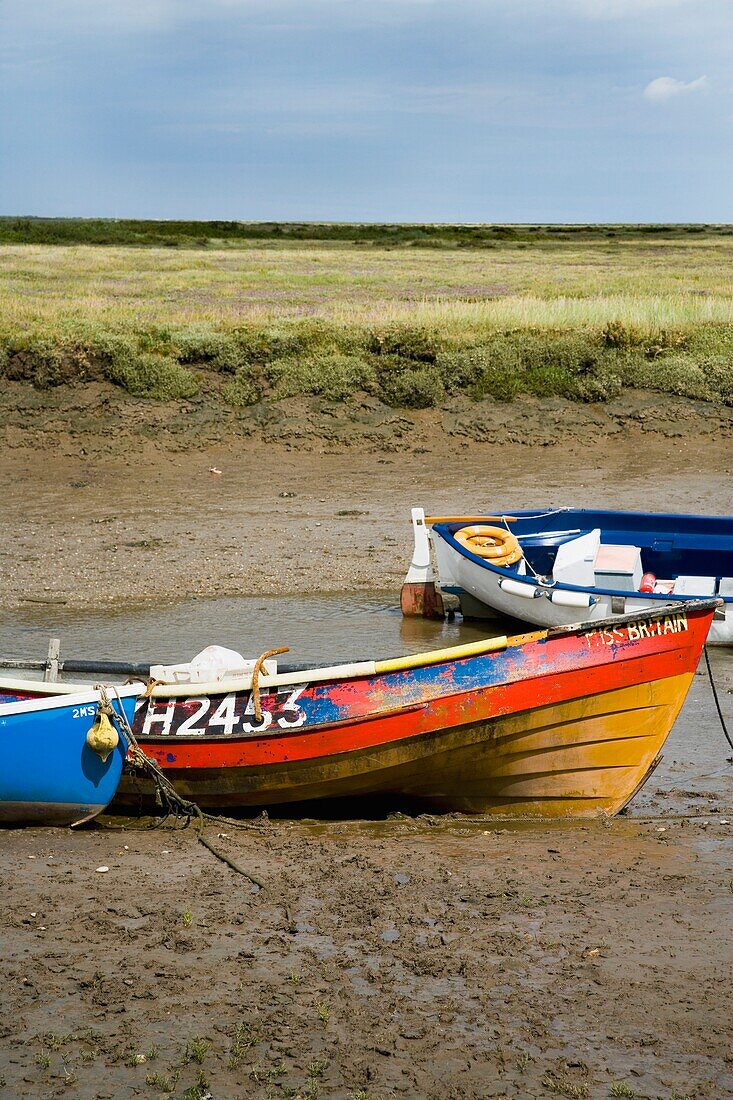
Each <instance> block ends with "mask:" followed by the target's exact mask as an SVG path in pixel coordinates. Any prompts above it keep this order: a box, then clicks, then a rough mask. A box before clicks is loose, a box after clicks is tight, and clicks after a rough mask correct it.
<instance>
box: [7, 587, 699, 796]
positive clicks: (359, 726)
mask: <svg viewBox="0 0 733 1100" xmlns="http://www.w3.org/2000/svg"><path fill="white" fill-rule="evenodd" d="M715 607H716V601H714V600H712V601H711V600H708V601H700V602H695V603H689V602H688V603H686V604H684V605H675V606H673V607H666V608H664V612H663V613H660V612H654V611H648V612H643V613H641V614H637V615H636V616H633V617H632V616H625V617H622V618H614V619H609V620H607V621H604V622H594V623H587V624H585V625H581V626H576V627H568V628H554V629H549V630H543V631H538V632H536V633H533V634H524V635H521V636H519V637H514V638H505V637H502V638H491V639H487V640H484V641H481V642H474V643H471V644H470V645H464V646H458V647H455V648H454V649H449V650H443V651H439V652H435V653H427V654H421V655H418V656H413V657H404V658H398V659H396V660H388V661H378V662H376V663H375V662H362V663H360V664H357V665H348V666H341V667H339V668H328V669H322V668H321V669H312V670H309V671H307V672H289V673H282V674H278V675H272V676H263V677H262V678H261V680H259V682H258V683H257V684H256V685H255V691H254V692H253V690H252V683H251V678H249V679H247V680H241V679H240V680H238V681H236V680H233V681H230V682H222V683H212V684H209V685H207V684H199V685H196V687H195V688H194V687H193V686H192V685H186V686H181V685H177V686H174V685H170V686H157V687H155V689H154V690H153V692H152V695H151V696H150V697H149V698H148V699H146V700H143V701H142V702H141V703H140V704H139V707H138V710H137V712H136V717H135V722H134V731H135V733H136V735H137V737H138V739H139V742H140V745H141V747H142V749H143V750H144V751H145V752H146V753H147V754H148V755H149V756H151V757H153V758H154V759H155V760H156V761H157V762H158V764H159V765H160V766H161V768H163V769H164V771H165V772H166V774H167V776H168V778H169V779H170V780H171V781H172V782H173V784H174V786H175V787H176V789H177V791H178V792H179V794H181V795H183V796H184V797H186V798H190V799H193V800H194V801H196V802H197V803H198V804H199V805H200V806H202V807H205V808H210V809H214V808H216V809H233V808H241V807H266V806H274V805H277V804H282V803H289V802H290V803H292V802H302V801H305V800H312V799H326V798H335V797H356V796H364V795H396V796H401V797H408V798H410V799H412V800H418V801H419V802H421V803H423V804H424V805H425V806H426V807H432V808H435V809H441V810H460V811H464V812H466V813H493V814H504V815H511V816H520V815H526V816H542V817H591V816H594V815H598V814H615V813H617V812H618V811H619V810H620V809H622V808H623V807H624V806H625V805H626V803H627V802H628V801H629V800H630V799H631V798H632V797H633V795H634V794H635V792H636V791H637V790H638V789H639V788H640V787H641V786H642V784H643V783H644V782H645V780H646V779H647V778H648V776H649V775H650V774H651V772H652V771H653V769H654V767H655V765H656V763H657V762H658V759H659V754H660V751H661V749H662V746H663V745H664V742H665V739H666V737H667V735H668V733H669V731H670V730H671V728H672V725H673V723H674V721H675V719H676V717H677V714H678V713H679V710H680V708H681V706H682V703H683V702H684V699H685V696H686V694H687V691H688V688H689V686H690V683H691V681H692V677H693V675H694V672H695V668H696V666H697V663H698V660H699V658H700V654H701V651H702V647H703V645H704V642H705V638H706V636H707V632H708V629H709V627H710V623H711V620H712V617H713V613H714V610H715ZM13 683H14V684H15V697H18V686H19V685H18V682H17V681H14V682H8V681H5V686H3V681H0V696H2V694H3V692H5V693H6V696H5V697H7V692H8V691H13V687H12V684H13ZM24 686H25V689H26V690H25V694H27V692H28V690H29V684H28V682H27V681H26V682H25V685H24ZM40 687H41V686H40V685H39V684H38V683H36V684H35V685H34V688H35V690H36V691H38V690H39V689H40ZM42 690H43V691H49V690H68V685H65V686H64V688H63V689H62V687H61V685H56V686H55V687H54V686H53V685H47V684H44V685H43V688H42ZM193 691H196V695H195V696H193V695H192V692H193ZM139 790H140V783H139V781H138V780H136V779H135V778H134V777H128V778H125V777H123V781H122V784H121V786H120V791H119V793H118V797H117V800H116V804H118V805H127V806H130V805H137V804H138V803H139Z"/></svg>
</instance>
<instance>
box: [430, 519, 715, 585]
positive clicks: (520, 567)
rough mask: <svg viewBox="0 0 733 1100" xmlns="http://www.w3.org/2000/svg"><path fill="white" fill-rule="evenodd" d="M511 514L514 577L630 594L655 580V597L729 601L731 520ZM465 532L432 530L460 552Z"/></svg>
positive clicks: (448, 527) (454, 526)
mask: <svg viewBox="0 0 733 1100" xmlns="http://www.w3.org/2000/svg"><path fill="white" fill-rule="evenodd" d="M513 515H514V516H515V517H516V522H515V523H510V524H508V525H507V526H508V529H509V530H510V531H511V532H512V533H513V534H514V535H516V536H517V538H518V539H519V543H520V546H521V548H522V550H523V553H524V560H523V561H521V562H519V563H517V564H516V565H514V566H511V567H510V569H511V570H512V572H514V573H516V574H517V575H524V574H527V575H531V574H537V575H538V576H539V577H540V578H542V579H544V580H545V581H547V582H555V583H560V584H562V585H568V586H570V587H582V588H587V587H592V588H595V589H597V590H598V591H606V592H619V591H621V592H627V593H628V592H629V591H638V588H639V584H640V583H641V578H642V576H643V575H644V574H653V576H654V589H653V591H654V592H655V593H656V594H658V595H667V594H669V593H675V594H677V595H683V596H691V595H697V596H713V595H719V596H722V597H723V598H724V599H727V600H731V599H733V517H720V516H694V515H691V516H685V515H664V514H654V513H645V512H611V511H591V510H585V509H560V510H558V511H554V512H549V513H541V514H539V513H533V512H515V513H513ZM487 523H489V525H491V526H496V524H495V523H493V524H492V523H490V521H488V520H487ZM464 526H465V523H446V524H437V525H436V527H435V530H436V532H437V533H439V534H441V535H443V537H445V536H446V535H447V536H449V541H450V543H451V545H453V546H454V547H456V548H458V549H461V548H460V547H459V546H458V544H457V543H455V542H454V541H453V538H452V536H453V535H454V534H455V533H456V532H457V531H459V530H460V529H461V528H462V527H464ZM462 552H463V553H465V552H466V551H465V550H462ZM574 555H575V558H574ZM471 556H472V557H473V555H471ZM475 560H476V561H481V560H482V559H479V558H476V559H475Z"/></svg>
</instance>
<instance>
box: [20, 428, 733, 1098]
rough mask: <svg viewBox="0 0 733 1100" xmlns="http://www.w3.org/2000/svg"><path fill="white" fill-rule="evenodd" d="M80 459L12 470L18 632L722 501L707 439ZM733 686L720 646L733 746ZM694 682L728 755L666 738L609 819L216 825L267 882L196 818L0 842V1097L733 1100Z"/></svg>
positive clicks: (331, 580) (719, 792)
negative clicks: (428, 551)
mask: <svg viewBox="0 0 733 1100" xmlns="http://www.w3.org/2000/svg"><path fill="white" fill-rule="evenodd" d="M90 440H91V437H90V438H89V439H85V442H84V445H83V446H80V444H79V441H78V439H74V438H69V437H63V436H59V435H54V436H53V437H52V438H51V440H50V443H49V445H48V446H47V447H44V446H42V445H38V442H37V443H36V444H35V445H34V446H27V445H25V444H24V445H19V446H12V447H9V448H8V449H6V450H5V452H4V454H3V460H2V467H1V469H0V514H1V515H2V519H3V532H4V538H3V545H2V548H0V553H2V555H3V558H2V563H3V566H4V568H3V569H1V570H0V600H2V606H3V607H4V608H5V611H4V615H3V618H4V620H5V623H7V622H8V621H11V620H12V615H13V613H14V609H17V608H25V609H28V608H31V607H34V606H36V603H37V604H38V606H39V607H43V606H48V607H49V608H50V609H52V608H53V607H54V605H55V604H58V605H59V606H68V607H69V608H70V609H80V610H81V609H84V610H85V609H90V610H91V609H100V608H105V607H116V608H121V607H134V606H138V605H144V606H151V605H155V603H156V602H162V601H167V602H171V601H174V600H179V599H182V598H187V597H192V596H202V595H211V596H213V595H222V596H232V595H237V594H246V593H261V594H266V593H303V592H323V593H325V592H342V593H350V592H366V591H372V590H375V589H380V590H385V589H388V590H393V591H394V593H395V598H396V595H397V591H398V587H399V584H400V583H401V580H402V576H403V574H404V571H405V566H406V561H407V559H408V557H409V552H410V549H411V533H410V527H409V523H408V516H409V507H410V505H411V504H415V503H421V504H424V505H425V506H426V507H429V508H430V509H435V510H436V511H441V512H446V511H449V510H453V509H455V510H457V511H461V512H465V511H468V510H473V509H475V508H480V509H486V510H488V509H495V508H499V509H509V508H512V507H515V508H516V507H533V506H537V507H557V506H561V505H564V504H567V505H570V504H574V505H579V504H584V503H585V504H588V505H590V504H597V503H599V502H601V501H602V502H604V503H605V504H607V505H608V506H611V507H619V508H635V507H639V508H644V509H649V510H673V511H700V512H730V511H731V510H732V509H731V488H730V486H731V479H730V473H731V470H730V464H731V454H730V448H729V445H726V444H725V442H724V441H723V442H721V440H720V439H717V438H716V437H715V436H714V435H710V434H708V435H705V434H700V433H697V432H694V431H690V432H687V433H682V434H681V435H678V436H676V437H673V438H670V437H669V436H667V435H665V434H663V433H661V432H649V431H645V430H643V428H642V427H641V426H638V425H637V426H633V425H632V426H627V427H626V428H624V430H619V431H617V432H616V433H615V434H613V435H611V436H609V435H606V434H603V433H600V434H599V435H597V436H587V437H586V438H585V439H579V438H572V437H571V436H570V435H568V436H567V437H566V438H564V439H559V440H557V441H556V442H555V443H552V444H550V445H548V446H544V447H536V448H533V447H529V446H522V445H519V444H512V443H510V442H505V443H503V444H501V445H498V444H491V443H477V442H475V441H474V440H473V439H472V438H469V439H467V440H466V441H465V442H464V443H462V444H460V445H457V444H456V440H455V439H452V438H446V437H445V436H444V434H442V433H438V432H433V431H431V430H430V429H429V425H428V426H427V427H426V429H425V431H424V432H423V433H422V438H421V440H420V441H417V440H413V444H412V445H411V446H410V447H409V448H406V447H405V448H403V449H396V450H387V449H384V450H383V451H382V452H381V453H380V451H379V450H372V451H371V452H369V453H367V452H366V451H365V450H363V449H360V448H355V447H351V448H344V449H342V450H341V451H340V452H339V453H333V451H334V450H335V448H334V447H333V446H331V447H329V448H322V449H318V448H317V447H310V448H309V449H300V448H298V447H297V446H291V447H290V448H287V447H284V446H281V445H270V444H267V443H265V442H264V441H262V440H260V439H258V440H254V439H249V440H242V439H240V438H235V439H223V440H221V441H219V442H216V443H212V442H211V441H207V442H206V444H205V445H202V446H201V447H200V448H186V449H183V450H176V451H174V450H170V449H163V448H161V447H160V446H158V445H157V444H156V443H155V442H154V441H151V440H148V441H146V440H145V439H144V437H143V436H139V437H135V438H134V439H133V437H131V436H127V437H122V436H120V437H118V438H117V439H116V440H114V441H112V442H111V443H106V444H100V445H98V446H95V445H94V443H93V442H91V441H90ZM728 442H729V441H728ZM82 452H83V453H82ZM327 452H330V453H327ZM212 469H213V470H221V473H220V474H219V473H212V472H211V470H212ZM122 656H124V654H122ZM726 661H727V662H728V663H727V664H726ZM730 673H731V669H730V660H729V657H728V655H723V656H722V657H719V655H718V654H716V675H717V674H719V676H720V682H721V685H722V686H721V701H722V704H723V707H724V709H725V710H726V712H727V714H728V716H729V727H730V726H731V725H733V723H731V721H730V714H731V704H730V699H731V696H730V693H729V691H728V689H729V688H730V686H731V682H732V680H731V675H730ZM704 686H705V685H704V682H703V679H702V678H701V677H698V678H696V688H695V690H694V692H693V696H692V697H691V701H690V703H689V704H688V708H687V709H686V712H685V713H686V718H685V721H686V723H687V725H686V726H684V731H687V730H688V729H690V728H691V727H690V723H695V722H697V721H698V720H699V723H700V725H701V728H704V729H706V730H707V729H709V730H710V734H709V736H710V738H713V737H715V738H717V739H718V743H719V745H720V748H719V751H718V754H717V758H716V760H717V763H716V765H715V767H713V768H712V769H706V768H700V767H698V768H697V770H695V767H694V766H693V764H692V763H691V760H690V757H691V755H692V754H691V753H690V751H689V746H687V747H686V744H685V739H684V738H679V739H678V741H677V742H676V743H675V746H676V747H675V748H674V749H673V750H672V751H673V756H671V758H670V759H669V760H668V764H667V765H665V767H666V768H667V770H666V771H661V772H660V773H656V774H655V775H654V776H653V777H652V778H651V780H650V781H649V784H648V785H647V788H646V790H645V792H642V796H641V801H640V802H639V803H638V806H639V808H638V809H637V811H636V816H633V814H632V816H631V817H620V818H617V819H614V820H613V821H607V822H600V821H598V822H586V823H580V824H574V825H560V824H553V825H544V824H526V825H517V824H516V823H515V824H507V823H502V822H497V821H496V820H494V819H486V818H480V819H474V818H465V817H460V816H451V815H449V816H445V817H433V816H417V817H410V816H405V815H403V814H400V813H397V814H392V815H391V816H387V817H385V816H384V815H383V814H381V813H380V812H379V810H377V809H375V811H374V813H373V814H365V810H364V808H363V807H359V808H357V807H353V808H352V811H351V812H349V808H348V807H346V808H344V807H340V808H339V810H338V817H336V818H334V816H333V814H332V815H331V818H330V819H327V820H322V821H314V820H308V819H305V820H304V819H302V818H300V819H294V820H291V819H280V820H275V819H272V820H271V819H269V818H267V817H264V816H263V817H258V818H255V819H253V820H249V821H243V822H239V823H230V822H227V821H219V822H212V823H210V825H209V826H208V830H207V832H208V836H209V837H210V839H211V840H212V842H213V843H214V844H215V845H218V846H219V847H220V848H221V849H222V851H223V852H225V853H226V855H228V856H229V857H230V858H232V859H234V860H235V861H236V862H238V863H239V864H241V865H242V866H243V867H245V868H247V869H249V870H250V871H251V872H252V873H253V874H255V875H256V876H257V877H259V878H261V879H262V881H263V883H264V888H263V889H262V890H259V891H258V890H256V889H255V888H254V887H253V886H252V884H251V883H250V882H249V880H247V879H246V878H243V877H241V876H238V875H236V874H235V873H234V872H233V871H232V870H231V869H230V868H229V867H227V866H225V865H224V864H222V863H219V862H217V861H216V860H215V859H214V857H213V856H212V855H211V854H210V853H209V852H207V851H206V850H205V849H204V848H203V847H201V846H200V845H199V844H197V842H196V836H195V833H194V830H193V829H191V828H189V829H187V830H176V829H174V828H172V827H171V826H170V824H168V825H165V826H163V827H162V828H159V829H154V830H153V829H149V828H147V827H146V826H147V825H148V824H149V822H142V823H139V822H129V821H123V820H122V819H119V818H114V817H108V818H106V819H104V821H102V822H101V823H98V824H96V825H94V826H92V827H89V828H85V829H83V830H80V831H75V832H72V831H69V830H56V829H46V830H38V829H28V830H16V831H10V830H4V831H2V832H0V921H1V922H2V929H3V932H2V938H3V952H2V964H1V970H0V974H1V975H2V988H3V995H2V998H0V1096H2V1097H3V1098H5V1097H7V1098H8V1100H10V1098H14V1097H46V1096H72V1097H79V1098H80V1100H92V1098H102V1097H108V1098H114V1100H117V1098H124V1097H134V1096H145V1097H158V1096H175V1097H177V1098H179V1100H183V1098H187V1100H204V1098H206V1097H212V1098H219V1100H220V1098H226V1100H229V1098H239V1097H242V1098H245V1097H262V1098H270V1097H294V1098H297V1097H299V1098H301V1100H314V1098H316V1097H319V1096H320V1097H322V1098H326V1097H329V1098H334V1100H349V1098H351V1100H386V1098H388V1097H395V1096H405V1097H412V1098H427V1100H433V1098H434V1100H445V1098H452V1100H470V1098H474V1097H476V1098H479V1097H507V1098H512V1100H514V1098H534V1097H547V1096H566V1097H590V1098H598V1100H600V1098H605V1097H609V1096H626V1097H632V1096H637V1097H650V1098H654V1100H683V1098H689V1100H693V1098H694V1100H721V1098H722V1097H725V1096H729V1095H731V1094H732V1093H733V1028H732V1024H731V1019H730V1013H729V1012H728V1011H726V1006H727V999H726V997H727V993H726V991H727V988H728V985H729V982H730V962H731V946H730V928H731V913H732V912H733V893H732V890H733V884H732V882H731V870H730V852H731V833H732V831H733V826H731V821H732V820H733V791H732V788H731V782H730V777H731V769H730V767H728V766H727V765H726V763H725V756H726V751H727V750H726V746H725V742H724V741H723V738H722V735H721V734H720V731H719V730H717V729H714V727H713V725H712V720H711V719H710V715H709V714H708V713H707V710H706V711H705V714H703V706H705V707H707V708H708V710H709V708H710V700H709V698H708V695H707V694H706V692H704V691H703V687H704ZM673 736H674V735H673ZM694 744H695V742H694V741H693V742H692V745H693V746H694ZM355 815H356V816H355ZM365 816H366V817H368V818H370V819H369V820H364V817H365ZM121 825H124V826H125V828H120V826H121ZM101 868H107V870H102V869H101Z"/></svg>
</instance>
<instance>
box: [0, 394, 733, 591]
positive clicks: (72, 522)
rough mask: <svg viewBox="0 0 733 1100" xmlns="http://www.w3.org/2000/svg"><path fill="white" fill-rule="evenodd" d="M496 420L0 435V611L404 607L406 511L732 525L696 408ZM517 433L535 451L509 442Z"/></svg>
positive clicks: (724, 472)
mask: <svg viewBox="0 0 733 1100" xmlns="http://www.w3.org/2000/svg"><path fill="white" fill-rule="evenodd" d="M69 392H73V391H69ZM45 400H46V399H45V397H44V401H45ZM66 400H68V397H65V401H66ZM138 404H139V405H143V404H144V403H138ZM492 407H493V409H494V410H495V415H498V416H499V417H500V418H503V419H500V421H497V422H496V423H495V424H494V425H493V428H492V430H491V431H490V430H489V427H491V425H489V426H488V427H487V425H486V424H485V425H484V433H483V435H482V436H480V438H479V439H477V433H474V432H472V431H468V429H466V431H465V433H463V434H461V435H450V434H447V433H446V431H445V429H444V427H443V425H442V424H440V423H436V421H435V419H434V417H433V416H432V413H426V414H424V415H423V416H422V418H421V416H420V414H412V417H411V418H410V419H409V420H407V419H405V420H404V423H403V424H402V426H401V427H400V426H399V425H395V424H394V423H392V424H390V425H389V426H388V430H387V432H386V434H385V436H384V437H380V438H378V439H376V440H375V439H374V438H369V439H367V438H362V439H358V440H356V441H354V440H353V439H352V440H351V442H349V443H344V442H343V441H339V440H338V439H332V440H324V439H323V438H322V436H321V435H320V434H316V435H311V434H308V432H307V431H305V428H306V427H307V424H308V415H307V410H305V412H303V411H302V410H301V413H300V421H301V422H302V424H303V425H304V426H305V427H304V434H303V435H302V436H296V435H293V436H290V437H288V438H287V441H286V442H285V443H283V442H277V441H276V442H270V441H267V440H265V439H263V438H261V437H260V436H258V437H256V438H249V437H242V436H241V435H238V434H236V431H235V430H233V429H232V430H231V431H229V432H225V431H223V430H222V431H221V433H220V436H219V437H218V438H216V439H212V437H211V431H210V430H209V431H208V432H204V431H203V429H202V430H201V432H200V433H199V432H198V431H197V428H196V425H195V423H194V424H193V425H190V426H187V427H185V430H183V431H182V433H181V435H180V436H179V437H172V436H171V435H170V434H169V433H168V432H167V431H165V430H163V428H162V427H161V425H160V424H158V423H157V416H158V413H156V412H155V411H154V410H153V411H148V413H147V416H148V419H147V421H145V422H144V423H142V424H135V425H133V426H132V427H130V426H129V425H128V426H124V424H123V423H122V422H121V421H120V420H118V419H117V418H114V420H113V421H112V424H111V426H110V429H109V431H104V430H100V428H99V425H96V426H95V425H94V424H92V425H91V426H90V427H89V430H87V431H84V432H76V433H74V434H70V433H69V431H68V424H69V418H70V417H71V416H72V415H73V410H72V409H71V408H70V407H67V406H66V405H65V406H64V409H63V417H62V416H61V415H60V413H58V411H57V413H56V415H55V417H54V416H52V421H51V422H50V423H48V424H45V425H44V427H43V430H40V429H39V427H38V421H37V420H34V419H33V417H32V416H31V418H30V419H31V423H33V425H34V427H33V429H32V430H30V431H26V432H21V431H20V430H19V429H18V428H17V427H15V428H13V427H8V428H7V429H6V446H5V448H4V450H3V454H2V460H1V461H0V518H1V519H2V526H3V533H4V537H3V539H2V544H1V545H0V566H2V568H0V605H1V606H2V607H4V608H6V609H11V608H17V607H26V608H29V607H33V606H34V605H36V604H40V605H43V604H49V605H53V604H54V603H59V604H60V605H63V606H68V607H69V608H79V609H86V610H89V609H92V608H105V607H109V606H112V605H116V606H132V605H145V604H156V603H160V602H161V601H172V600H180V599H185V598H187V597H191V596H235V595H266V594H278V593H298V594H302V593H304V592H311V593H312V592H352V591H374V590H379V591H385V590H393V591H394V593H395V597H396V596H397V594H398V589H399V585H400V584H401V582H402V578H403V577H404V574H405V571H406V568H407V563H408V562H409V558H410V554H411V551H412V533H411V528H410V525H409V518H410V507H411V506H412V505H416V504H421V505H423V506H424V507H425V508H426V509H427V510H428V511H431V510H432V512H433V514H448V513H451V512H458V513H466V512H473V511H474V510H479V511H484V512H486V511H492V512H493V511H495V510H497V509H498V510H504V511H508V510H510V509H512V508H515V509H516V508H534V507H537V508H557V507H562V506H575V507H577V506H581V505H584V504H585V505H588V506H598V505H599V504H602V505H603V506H605V507H609V508H620V509H629V508H631V509H634V508H639V509H642V510H648V511H679V512H685V511H688V512H690V511H691V512H708V513H730V512H731V511H733V480H732V479H731V472H732V469H733V447H731V438H730V430H731V426H730V425H728V427H727V428H724V427H723V426H719V430H717V431H716V430H713V428H714V427H715V425H712V426H711V424H710V423H708V422H705V421H704V419H703V417H702V415H701V413H700V408H701V406H698V405H695V404H694V403H692V402H682V401H680V402H679V403H678V404H677V405H675V404H674V402H670V401H669V400H667V401H663V402H660V401H658V400H657V399H656V396H655V397H651V396H648V397H647V398H646V400H645V402H644V403H643V404H642V405H639V404H637V405H636V406H635V409H634V414H635V417H636V419H634V418H633V417H630V416H629V417H627V418H626V419H625V420H623V421H619V422H618V423H615V424H614V425H613V431H612V432H611V431H610V421H609V422H608V423H607V422H605V421H604V423H602V424H601V423H596V420H597V417H598V413H597V411H596V410H595V408H594V407H588V406H578V405H573V404H571V403H570V402H565V403H562V404H560V405H553V404H552V403H549V404H548V403H545V404H540V403H522V402H518V403H517V404H515V405H511V406H503V407H502V406H496V405H493V406H492ZM497 409H498V410H499V411H498V413H496V410H497ZM507 410H509V411H507ZM731 413H732V415H733V410H731ZM46 415H47V416H49V415H51V414H49V411H48V409H47V410H46ZM141 415H142V414H141ZM161 415H162V414H161ZM604 415H605V413H604ZM166 416H168V417H171V418H173V419H174V420H175V423H176V424H178V423H179V422H180V417H175V416H174V411H173V412H172V411H171V410H170V409H167V410H166ZM507 418H510V420H509V421H507ZM16 421H17V412H16ZM731 424H733V421H731ZM64 426H66V429H67V430H64ZM535 429H536V431H535ZM318 431H319V432H320V428H319V429H318ZM522 431H524V432H525V433H528V434H527V438H529V439H531V438H532V437H533V433H534V434H535V435H537V436H538V438H539V439H541V441H542V444H540V443H535V444H534V445H530V444H528V443H526V442H518V441H517V439H520V440H521V439H522V438H523V436H522V435H521V432H522ZM540 432H544V435H541V434H538V433H540ZM217 471H220V472H217Z"/></svg>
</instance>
